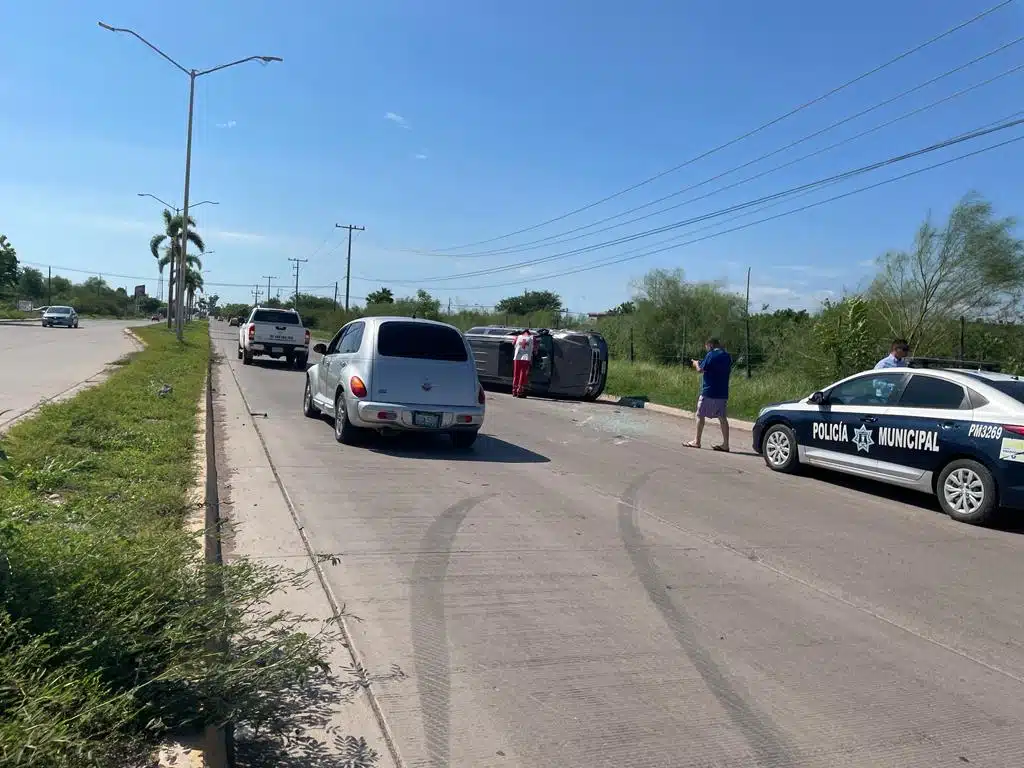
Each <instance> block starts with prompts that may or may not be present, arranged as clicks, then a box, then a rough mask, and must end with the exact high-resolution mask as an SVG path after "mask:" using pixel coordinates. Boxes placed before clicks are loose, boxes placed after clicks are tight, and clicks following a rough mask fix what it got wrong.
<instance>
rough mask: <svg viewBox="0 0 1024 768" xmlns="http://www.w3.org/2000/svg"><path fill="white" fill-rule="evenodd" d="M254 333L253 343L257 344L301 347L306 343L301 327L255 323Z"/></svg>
mask: <svg viewBox="0 0 1024 768" xmlns="http://www.w3.org/2000/svg"><path fill="white" fill-rule="evenodd" d="M255 326H256V332H255V333H254V334H253V339H252V340H253V341H254V342H256V343H257V344H289V345H293V346H294V345H300V346H301V345H302V344H304V343H305V342H306V332H305V330H303V328H302V326H301V325H275V324H273V323H255Z"/></svg>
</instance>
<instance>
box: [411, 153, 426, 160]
mask: <svg viewBox="0 0 1024 768" xmlns="http://www.w3.org/2000/svg"><path fill="white" fill-rule="evenodd" d="M413 157H414V158H416V159H417V160H426V159H427V153H426V152H417V153H416V154H415V155H413Z"/></svg>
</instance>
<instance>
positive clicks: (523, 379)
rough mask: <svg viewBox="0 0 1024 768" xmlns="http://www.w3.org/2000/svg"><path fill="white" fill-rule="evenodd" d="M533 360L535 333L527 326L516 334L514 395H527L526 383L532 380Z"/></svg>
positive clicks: (513, 357)
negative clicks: (531, 365) (531, 368)
mask: <svg viewBox="0 0 1024 768" xmlns="http://www.w3.org/2000/svg"><path fill="white" fill-rule="evenodd" d="M532 362H533V334H532V333H530V329H529V328H526V329H524V330H522V331H520V332H519V333H518V334H517V335H516V342H515V348H514V350H513V353H512V396H513V397H526V383H527V382H528V381H529V380H530V364H531V363H532Z"/></svg>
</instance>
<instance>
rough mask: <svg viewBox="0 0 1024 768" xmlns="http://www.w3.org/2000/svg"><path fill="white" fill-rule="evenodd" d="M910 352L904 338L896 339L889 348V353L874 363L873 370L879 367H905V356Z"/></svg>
mask: <svg viewBox="0 0 1024 768" xmlns="http://www.w3.org/2000/svg"><path fill="white" fill-rule="evenodd" d="M909 354H910V344H908V343H907V340H906V339H896V340H894V341H893V343H892V346H891V347H890V348H889V354H888V356H886V357H883V358H882V359H881V360H879V361H878V362H877V363H875V370H876V371H877V370H879V369H880V368H906V367H907V361H906V357H907V355H909Z"/></svg>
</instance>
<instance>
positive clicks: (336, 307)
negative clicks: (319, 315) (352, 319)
mask: <svg viewBox="0 0 1024 768" xmlns="http://www.w3.org/2000/svg"><path fill="white" fill-rule="evenodd" d="M334 311H335V312H337V311H338V281H337V280H335V281H334Z"/></svg>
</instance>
